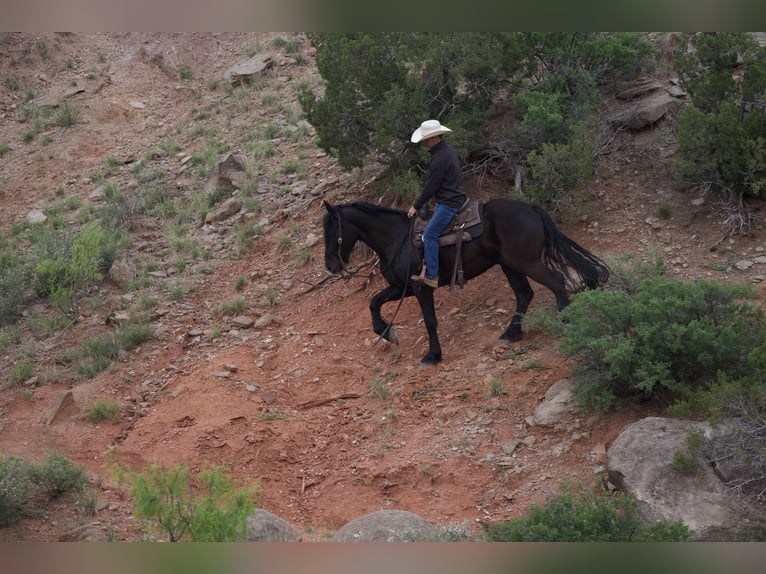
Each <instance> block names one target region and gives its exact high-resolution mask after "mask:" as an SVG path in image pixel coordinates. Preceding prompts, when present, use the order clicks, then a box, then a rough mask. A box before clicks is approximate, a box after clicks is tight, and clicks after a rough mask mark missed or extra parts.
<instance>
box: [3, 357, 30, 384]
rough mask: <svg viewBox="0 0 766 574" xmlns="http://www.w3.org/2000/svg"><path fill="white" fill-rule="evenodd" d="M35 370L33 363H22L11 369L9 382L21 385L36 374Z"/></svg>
mask: <svg viewBox="0 0 766 574" xmlns="http://www.w3.org/2000/svg"><path fill="white" fill-rule="evenodd" d="M34 372H35V370H34V367H33V366H32V364H31V363H28V362H26V361H21V362H20V363H16V364H15V365H13V367H11V370H10V371H9V372H8V380H9V381H10V383H11V385H20V384H21V383H23V382H24V381H26V380H28V379H29V378H30V377H32V375H33V374H34Z"/></svg>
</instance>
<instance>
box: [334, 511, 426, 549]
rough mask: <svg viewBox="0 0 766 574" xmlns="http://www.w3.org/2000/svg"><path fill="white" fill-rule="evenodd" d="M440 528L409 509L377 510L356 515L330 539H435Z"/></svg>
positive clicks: (340, 540) (377, 540)
mask: <svg viewBox="0 0 766 574" xmlns="http://www.w3.org/2000/svg"><path fill="white" fill-rule="evenodd" d="M438 535H439V531H438V529H437V528H436V527H435V526H433V525H432V524H431V523H430V522H428V521H427V520H426V519H424V518H421V517H420V516H418V515H417V514H414V513H412V512H408V511H406V510H378V511H376V512H372V513H370V514H365V515H364V516H360V517H359V518H355V519H354V520H352V521H351V522H349V523H348V524H346V525H345V526H343V527H342V528H341V529H340V530H338V532H336V533H335V536H333V537H332V538H331V539H330V540H331V541H332V542H417V541H428V540H436V539H437V537H438Z"/></svg>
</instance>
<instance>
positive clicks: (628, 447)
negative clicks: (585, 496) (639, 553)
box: [607, 417, 755, 541]
mask: <svg viewBox="0 0 766 574" xmlns="http://www.w3.org/2000/svg"><path fill="white" fill-rule="evenodd" d="M695 429H696V430H699V431H702V432H703V433H705V434H706V435H709V434H710V433H711V427H710V425H708V424H707V423H701V422H696V421H684V420H678V419H669V418H659V417H649V418H645V419H642V420H640V421H638V422H636V423H633V424H631V425H628V426H627V427H625V428H624V429H623V430H622V432H621V433H620V435H619V436H618V437H617V439H616V440H615V441H614V443H613V444H612V446H611V447H610V448H609V450H608V451H607V471H608V473H609V478H610V480H611V482H612V483H614V484H615V485H617V486H619V487H620V488H621V489H623V490H624V491H625V492H627V493H629V494H631V495H633V496H635V497H636V499H637V500H638V502H639V506H640V508H641V512H642V515H643V517H644V518H645V519H646V520H647V521H650V522H654V521H657V520H661V519H664V520H668V521H671V522H673V521H676V520H681V521H683V522H684V523H685V524H686V525H687V526H688V527H689V528H690V529H691V530H692V531H693V537H694V538H695V539H696V540H707V541H721V540H734V539H736V538H737V537H739V536H741V535H743V533H746V532H748V531H751V530H752V529H753V527H754V526H755V517H754V516H752V515H751V511H750V510H748V508H747V506H746V505H745V504H744V503H743V501H742V500H739V499H738V498H737V497H735V496H734V495H733V494H732V493H731V492H730V491H729V490H728V489H727V488H726V487H725V486H724V484H723V483H722V482H721V480H720V478H719V477H718V476H717V475H716V474H715V472H714V471H713V469H712V467H711V466H710V464H708V463H707V461H705V460H702V457H701V456H700V460H699V461H698V462H699V468H698V470H697V471H696V472H694V473H692V474H682V473H679V472H676V471H673V470H672V469H671V468H670V467H669V465H670V464H671V463H672V462H673V458H674V456H675V454H676V453H677V452H684V453H686V452H687V451H688V449H687V448H686V439H687V436H688V434H689V432H690V431H692V430H695Z"/></svg>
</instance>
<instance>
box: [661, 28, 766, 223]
mask: <svg viewBox="0 0 766 574" xmlns="http://www.w3.org/2000/svg"><path fill="white" fill-rule="evenodd" d="M679 46H683V47H684V50H683V51H682V52H681V53H680V54H679V56H678V57H677V58H676V61H675V67H676V69H677V70H678V74H679V79H680V81H681V86H682V87H683V88H684V89H685V90H687V92H688V93H689V95H690V96H691V100H692V105H689V106H684V108H683V109H682V110H681V112H680V114H679V126H678V151H679V160H678V165H677V179H678V184H679V185H680V186H681V187H683V188H687V187H692V188H699V189H703V190H705V191H708V190H712V192H713V193H715V194H717V195H718V198H719V200H722V201H719V202H718V204H719V205H720V206H723V207H722V209H721V208H719V209H720V210H721V211H723V212H724V213H723V216H724V222H725V224H726V225H727V226H728V227H729V229H730V230H731V231H734V232H739V233H743V232H745V231H747V230H748V229H749V227H750V223H751V221H752V218H751V216H750V215H749V214H748V213H747V212H746V206H747V202H745V201H742V199H743V198H745V199H746V198H752V197H760V196H762V194H763V193H764V191H766V161H764V157H766V74H765V73H764V69H766V48H764V47H762V46H759V45H758V43H757V42H756V41H755V40H754V38H753V37H752V36H751V35H750V34H748V33H745V32H727V33H694V34H688V35H684V36H682V37H681V41H680V43H679Z"/></svg>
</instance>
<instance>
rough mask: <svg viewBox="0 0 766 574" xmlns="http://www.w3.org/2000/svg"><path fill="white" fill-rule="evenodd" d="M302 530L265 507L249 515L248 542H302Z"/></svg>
mask: <svg viewBox="0 0 766 574" xmlns="http://www.w3.org/2000/svg"><path fill="white" fill-rule="evenodd" d="M301 540H302V537H301V534H300V532H298V530H296V529H295V528H294V527H293V526H292V525H291V524H290V523H289V522H287V521H286V520H285V519H283V518H280V517H279V516H277V515H276V514H272V513H271V512H269V511H268V510H264V509H263V508H257V509H256V510H255V512H254V513H253V514H251V515H250V516H248V517H247V541H248V542H300V541H301Z"/></svg>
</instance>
